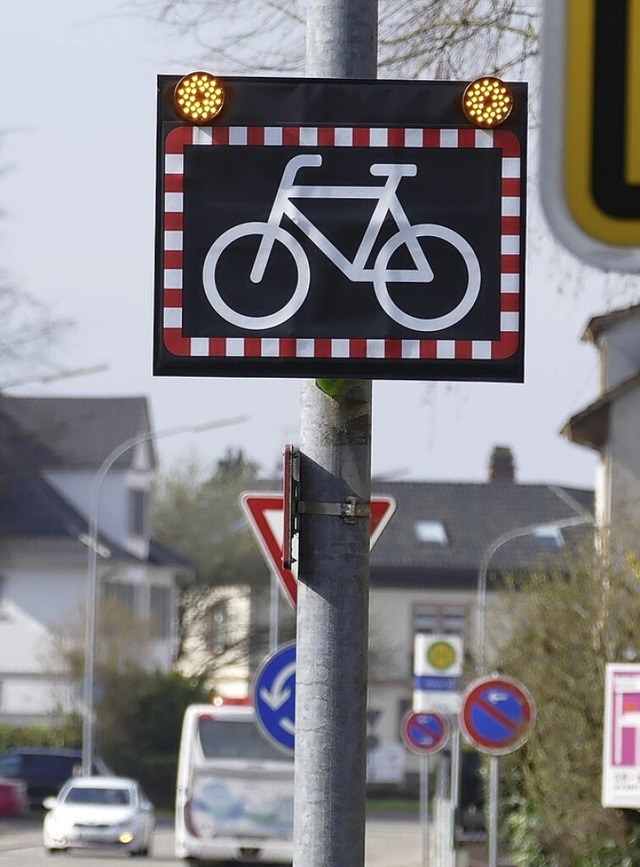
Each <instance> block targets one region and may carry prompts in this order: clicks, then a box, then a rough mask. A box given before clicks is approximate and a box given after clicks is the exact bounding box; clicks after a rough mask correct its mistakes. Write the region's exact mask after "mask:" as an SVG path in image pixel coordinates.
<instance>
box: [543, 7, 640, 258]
mask: <svg viewBox="0 0 640 867" xmlns="http://www.w3.org/2000/svg"><path fill="white" fill-rule="evenodd" d="M544 14H545V21H544V42H543V49H544V51H543V90H542V127H541V142H542V144H541V162H540V178H541V187H542V199H543V205H544V207H545V211H546V214H547V217H548V219H549V222H550V223H551V226H552V228H553V229H554V231H555V233H556V234H557V235H558V237H559V238H560V240H561V241H563V243H565V245H566V246H567V247H568V248H569V249H570V250H571V251H572V252H573V253H575V254H576V255H578V256H580V257H581V258H583V259H586V260H587V261H590V262H592V263H593V264H596V265H600V266H602V267H605V268H614V269H615V268H617V269H618V270H628V271H634V272H635V271H640V0H545V13H544Z"/></svg>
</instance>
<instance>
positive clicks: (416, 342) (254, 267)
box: [154, 76, 527, 381]
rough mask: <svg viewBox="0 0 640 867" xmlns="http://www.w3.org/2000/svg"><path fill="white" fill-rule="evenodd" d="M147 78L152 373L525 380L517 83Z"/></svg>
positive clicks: (522, 140)
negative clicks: (152, 112) (153, 212)
mask: <svg viewBox="0 0 640 867" xmlns="http://www.w3.org/2000/svg"><path fill="white" fill-rule="evenodd" d="M178 81H179V79H178V78H177V77H174V76H160V78H159V113H158V160H157V165H158V172H157V234H156V237H157V242H156V307H155V319H156V324H155V363H154V372H155V373H156V374H168V375H187V376H193V375H207V376H212V375H217V376H229V375H231V376H293V377H309V376H311V377H314V376H316V377H327V378H334V377H337V378H344V377H355V378H369V379H382V378H385V379H477V380H483V381H520V380H522V377H523V368H524V343H523V342H524V320H523V317H524V266H525V258H524V237H525V186H526V118H527V111H526V104H527V97H526V86H525V85H522V84H513V85H511V87H512V89H513V92H514V109H513V112H512V116H511V117H510V118H509V119H508V120H506V121H505V123H504V124H503V125H502V126H500V127H498V128H496V129H480V128H478V127H476V126H474V125H473V124H472V123H470V122H469V121H468V120H467V119H466V118H465V116H464V113H463V110H462V97H463V94H464V90H465V87H466V85H467V84H468V82H389V81H385V82H382V81H338V80H331V81H326V80H322V79H276V78H274V79H256V78H234V77H230V78H228V79H224V80H222V81H221V82H220V85H221V87H223V88H224V89H225V102H224V108H223V110H222V111H221V113H220V115H219V117H218V118H216V119H215V120H213V121H211V122H209V123H208V124H207V125H194V124H190V123H187V122H186V121H185V120H183V119H180V117H179V116H178V114H177V112H176V109H175V107H174V106H173V102H172V94H173V91H174V89H175V86H176V84H177V83H178Z"/></svg>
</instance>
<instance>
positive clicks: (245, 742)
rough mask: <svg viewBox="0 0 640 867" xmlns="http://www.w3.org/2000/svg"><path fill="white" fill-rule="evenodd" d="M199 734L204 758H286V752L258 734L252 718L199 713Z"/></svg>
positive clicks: (274, 759)
mask: <svg viewBox="0 0 640 867" xmlns="http://www.w3.org/2000/svg"><path fill="white" fill-rule="evenodd" d="M198 734H199V737H200V745H201V746H202V752H203V753H204V755H205V758H207V759H264V760H270V761H277V762H283V761H287V757H286V755H285V754H284V753H283V752H281V751H280V750H279V749H278V748H277V747H275V746H273V745H272V744H271V743H269V741H268V740H267V739H266V738H265V737H263V736H262V735H261V734H260V731H259V730H258V728H257V726H256V725H255V723H254V722H253V721H252V720H223V719H214V718H213V717H210V716H201V717H200V719H199V720H198Z"/></svg>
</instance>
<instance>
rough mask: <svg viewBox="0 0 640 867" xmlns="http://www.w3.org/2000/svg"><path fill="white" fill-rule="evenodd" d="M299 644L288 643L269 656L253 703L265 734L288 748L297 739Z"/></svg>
mask: <svg viewBox="0 0 640 867" xmlns="http://www.w3.org/2000/svg"><path fill="white" fill-rule="evenodd" d="M295 703H296V645H295V642H291V643H290V644H284V645H283V646H282V647H279V648H278V650H276V651H275V653H272V654H271V655H270V656H268V657H267V658H266V659H265V660H264V662H263V663H262V665H261V666H260V669H259V670H258V674H257V676H256V680H255V683H254V687H253V706H254V708H255V712H256V722H257V723H258V726H259V728H260V730H261V732H262V734H263V735H264V736H265V737H266V738H267V740H269V741H271V743H273V744H275V746H277V747H279V748H280V749H282V750H286V751H287V752H293V748H294V742H295V728H294V726H295Z"/></svg>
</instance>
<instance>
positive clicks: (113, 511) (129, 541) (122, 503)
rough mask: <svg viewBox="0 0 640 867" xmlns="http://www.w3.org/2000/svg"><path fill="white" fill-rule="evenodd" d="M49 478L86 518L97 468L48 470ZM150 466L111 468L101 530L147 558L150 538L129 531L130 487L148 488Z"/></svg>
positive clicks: (102, 500) (105, 484)
mask: <svg viewBox="0 0 640 867" xmlns="http://www.w3.org/2000/svg"><path fill="white" fill-rule="evenodd" d="M44 475H45V478H46V479H47V481H48V482H49V483H50V484H51V485H52V486H53V487H54V488H55V489H56V490H57V491H58V492H59V493H60V494H61V495H62V496H63V497H65V499H67V500H68V501H69V502H70V503H71V504H72V505H73V506H75V508H76V509H77V510H78V511H79V512H80V513H81V514H83V515H84V516H85V517H86V518H87V520H88V518H89V510H90V503H91V489H92V486H93V483H94V480H95V476H96V474H95V471H91V472H85V471H79V470H73V471H70V470H62V471H57V470H48V471H47V472H46V473H44ZM149 486H150V475H149V472H148V470H146V469H144V470H127V471H124V472H123V471H122V470H116V469H112V470H110V471H109V472H108V473H107V475H106V476H105V479H104V481H103V483H102V487H101V489H100V511H99V521H98V531H99V533H100V534H102V535H105V536H108V537H109V538H110V539H112V540H113V541H114V542H117V543H118V544H119V545H121V546H122V547H123V548H126V549H128V550H130V551H131V552H132V553H134V554H135V555H136V556H138V557H141V558H145V557H146V556H147V554H148V552H149V544H148V539H146V538H145V539H141V538H133V537H131V536H130V535H129V490H131V489H134V488H138V489H142V490H144V491H148V490H149Z"/></svg>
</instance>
